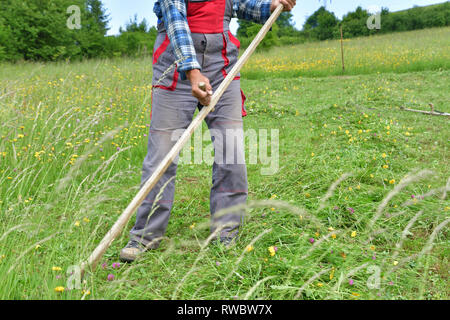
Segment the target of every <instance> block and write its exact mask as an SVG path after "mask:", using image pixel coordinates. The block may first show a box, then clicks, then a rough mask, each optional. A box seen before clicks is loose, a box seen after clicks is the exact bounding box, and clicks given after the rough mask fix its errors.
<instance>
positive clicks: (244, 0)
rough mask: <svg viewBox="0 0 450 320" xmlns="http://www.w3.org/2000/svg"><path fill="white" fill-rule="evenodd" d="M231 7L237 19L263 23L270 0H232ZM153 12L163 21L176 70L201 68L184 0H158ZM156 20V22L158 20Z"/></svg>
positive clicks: (184, 70) (268, 12)
mask: <svg viewBox="0 0 450 320" xmlns="http://www.w3.org/2000/svg"><path fill="white" fill-rule="evenodd" d="M233 1H234V4H233V9H234V12H235V14H236V16H237V17H238V18H239V19H245V20H250V21H254V22H257V23H264V22H266V20H267V19H269V17H270V13H271V12H270V5H271V3H272V0H233ZM153 12H154V13H155V14H156V16H157V17H158V20H159V21H164V25H165V27H166V30H167V35H168V37H169V39H170V42H171V44H172V46H173V48H174V51H175V56H176V58H177V60H181V61H182V62H181V63H179V64H178V71H179V72H180V73H181V74H182V77H183V78H184V75H185V74H184V73H185V72H186V71H188V70H192V69H201V67H200V64H199V63H198V61H197V56H196V54H195V49H194V44H193V42H192V38H191V34H190V31H189V26H188V23H187V19H186V15H187V13H186V3H185V0H158V1H156V3H155V6H154V7H153ZM159 21H158V22H159Z"/></svg>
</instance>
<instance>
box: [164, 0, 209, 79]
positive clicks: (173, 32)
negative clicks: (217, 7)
mask: <svg viewBox="0 0 450 320" xmlns="http://www.w3.org/2000/svg"><path fill="white" fill-rule="evenodd" d="M159 3H160V6H161V12H162V15H163V20H164V25H165V27H166V31H167V35H168V37H169V39H170V43H171V44H172V46H173V49H174V51H175V56H176V59H177V61H179V63H178V71H179V72H181V73H184V72H186V71H189V70H193V69H201V67H200V64H199V63H198V61H197V55H196V53H195V48H194V43H193V41H192V37H191V32H190V29H189V26H188V23H187V20H186V5H185V2H184V0H159Z"/></svg>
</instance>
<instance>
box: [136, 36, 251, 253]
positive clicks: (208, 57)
mask: <svg viewBox="0 0 450 320" xmlns="http://www.w3.org/2000/svg"><path fill="white" fill-rule="evenodd" d="M192 38H193V40H194V44H195V48H196V51H197V55H198V56H197V59H198V60H199V63H200V64H201V65H202V73H203V74H204V75H205V76H206V77H208V78H209V79H210V82H211V85H212V87H213V90H217V88H218V86H219V85H220V83H221V82H222V81H223V78H224V73H227V72H229V70H230V69H231V68H232V67H233V65H234V64H235V63H236V61H237V57H238V48H237V47H233V46H234V44H233V43H231V41H230V40H229V38H228V34H227V33H224V34H192ZM164 39H165V33H160V34H159V35H158V38H157V40H156V43H155V50H156V49H157V48H158V47H159V46H161V43H162V42H163V41H164ZM224 48H225V51H224ZM224 52H226V59H224V55H223V53H224ZM173 61H175V56H174V53H173V49H172V46H171V45H169V47H168V48H167V50H166V51H165V52H163V53H162V55H161V56H160V57H159V59H158V61H156V63H154V65H153V70H154V74H153V85H154V86H155V84H158V85H161V87H154V88H153V92H152V94H153V97H152V117H151V124H150V131H149V136H148V152H147V155H146V157H145V159H144V163H143V167H142V179H141V184H142V185H143V184H144V183H145V181H146V180H147V179H148V178H149V177H150V176H151V175H152V173H153V172H154V170H155V169H156V167H157V166H158V165H159V164H160V162H161V161H162V160H163V158H164V157H165V156H166V155H167V153H168V152H169V151H170V150H171V148H172V147H173V145H174V144H175V143H176V139H174V132H175V131H178V132H179V131H180V129H186V128H187V127H188V126H189V124H190V123H191V121H192V118H193V115H194V112H195V111H196V109H197V108H198V107H199V108H201V106H199V104H198V101H197V99H196V98H194V97H193V96H192V95H191V86H190V83H189V81H187V80H181V79H180V78H179V77H178V75H177V72H176V71H175V73H174V74H173V75H170V74H171V73H169V76H168V77H166V78H165V79H163V80H162V81H161V79H159V78H158V77H160V76H161V75H162V74H163V73H164V71H165V70H167V67H169V66H170V63H171V62H172V63H173ZM224 61H225V62H224ZM174 83H175V84H176V87H175V88H174V86H173V84H174ZM170 87H171V88H170ZM167 88H170V89H167ZM205 120H206V124H207V125H208V128H209V130H210V132H211V140H212V142H213V144H214V152H215V161H214V163H213V167H212V171H213V173H212V187H211V193H210V212H211V232H214V231H215V230H216V229H217V228H220V229H221V232H220V235H219V236H220V237H224V236H231V237H234V236H235V235H236V234H237V231H238V229H239V226H240V225H241V223H242V218H243V212H242V210H238V211H236V212H229V213H226V214H224V215H220V216H216V215H215V213H216V212H218V211H220V210H222V209H225V208H229V207H232V206H234V205H238V204H242V203H245V202H246V200H247V194H248V186H247V170H246V165H245V156H244V143H243V139H244V138H243V121H242V96H241V91H240V80H239V79H235V80H233V82H232V84H231V85H230V87H229V88H228V89H227V90H226V92H225V93H224V95H223V96H222V98H221V99H220V101H219V103H218V104H217V106H216V107H215V110H214V111H213V112H211V113H210V114H209V115H208V116H207V117H206V119H205ZM236 132H241V133H242V134H237V135H236ZM230 133H231V135H230ZM236 140H237V141H236ZM230 154H232V155H233V156H231V157H230V156H229V155H230ZM177 162H178V158H177V160H176V161H174V162H173V163H172V164H171V165H170V166H169V168H168V169H167V171H166V173H165V174H164V175H163V177H162V178H161V179H160V181H159V182H158V183H157V185H156V186H155V187H154V188H153V190H152V191H151V192H150V193H149V194H148V196H147V197H146V199H145V200H144V202H143V203H142V205H141V206H140V207H139V209H138V211H137V215H136V224H135V225H134V227H133V228H132V230H131V232H130V235H131V239H134V240H137V241H139V242H141V243H142V244H144V245H149V244H151V243H152V242H153V243H154V242H155V241H156V239H160V238H161V237H163V236H164V234H165V231H166V228H167V225H168V221H169V217H170V212H171V209H172V205H173V200H174V192H175V179H174V177H175V175H176V171H177ZM169 180H171V181H169ZM168 181H169V182H168ZM166 183H167V185H166V187H165V188H164V190H163V191H162V196H161V198H160V200H159V201H157V202H155V199H156V196H157V195H158V193H159V192H160V190H161V188H162V186H164V185H165V184H166ZM150 213H152V214H150ZM223 226H226V227H223ZM156 243H158V241H156Z"/></svg>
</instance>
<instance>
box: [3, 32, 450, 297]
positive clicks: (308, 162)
mask: <svg viewBox="0 0 450 320" xmlns="http://www.w3.org/2000/svg"><path fill="white" fill-rule="evenodd" d="M449 30H450V29H449V28H446V29H434V30H424V31H417V32H414V33H400V34H395V35H386V36H382V37H381V36H380V37H371V38H365V39H358V40H351V41H347V42H346V62H347V70H348V72H349V74H346V75H345V76H341V75H340V73H341V71H340V65H339V63H340V56H339V54H340V51H339V50H340V49H339V43H338V42H336V43H334V42H328V43H327V42H323V43H315V44H308V45H304V46H299V47H292V48H291V47H285V48H278V49H274V50H273V51H270V52H268V53H265V54H264V56H266V58H268V57H271V58H273V59H275V63H274V64H273V65H270V64H268V62H264V61H265V60H263V54H257V55H255V56H254V57H253V58H252V60H251V61H250V63H249V65H248V66H247V67H246V68H245V70H244V71H243V72H242V76H243V78H244V79H243V80H242V86H243V89H244V91H245V93H246V95H247V97H248V103H247V109H248V110H249V111H250V115H249V116H248V117H247V118H246V119H245V127H246V128H253V129H268V130H272V129H277V130H279V138H280V146H279V153H280V163H279V165H280V169H279V172H278V173H277V174H276V175H274V176H264V175H261V171H260V169H261V165H254V164H250V165H249V166H248V175H249V185H250V190H249V192H250V195H249V198H250V202H249V207H248V209H247V217H246V222H245V225H244V226H243V228H242V231H241V238H240V241H239V243H238V244H237V246H235V247H233V248H231V249H229V250H224V249H222V248H219V247H215V246H203V242H204V240H205V239H206V238H207V237H208V235H209V202H208V199H209V187H210V181H211V173H210V167H209V166H208V165H207V164H201V165H198V164H196V165H189V164H183V165H181V166H180V168H179V170H178V177H177V193H176V198H175V205H174V210H173V214H172V219H171V221H170V224H169V229H168V232H167V239H166V240H165V241H164V243H163V245H162V247H161V248H160V249H158V250H157V251H154V252H153V251H152V252H149V253H148V254H145V255H143V256H142V258H141V259H139V260H138V261H137V262H136V263H135V264H132V265H123V264H119V263H118V253H119V250H120V248H121V247H122V246H123V245H124V244H125V243H126V242H127V240H128V235H127V232H124V234H123V235H122V236H121V238H119V239H117V240H116V241H115V242H114V243H113V245H112V247H111V248H110V249H109V250H108V251H107V253H106V255H105V256H104V258H103V260H102V262H101V267H100V268H98V270H97V271H96V272H95V273H94V274H92V275H90V276H89V277H87V278H86V279H85V281H83V282H81V283H77V281H76V280H77V278H76V272H77V269H76V268H74V266H76V265H78V264H79V263H80V262H81V261H84V260H85V259H86V258H87V257H88V255H89V254H90V253H91V251H92V250H93V248H95V246H96V245H97V244H98V242H99V241H100V240H101V239H102V237H103V236H104V234H105V233H106V232H107V231H108V230H109V228H110V227H111V226H112V224H113V223H114V222H115V220H116V218H117V217H118V216H119V214H120V213H121V212H122V211H123V209H124V208H125V207H126V206H127V204H128V203H129V201H130V200H131V199H132V198H133V196H134V195H135V193H136V192H137V190H138V188H139V184H140V170H141V166H142V160H143V158H144V156H145V153H146V151H147V150H146V143H147V133H148V127H149V124H150V108H151V106H150V104H151V59H150V58H146V59H139V60H137V59H136V60H127V59H118V60H105V61H87V62H82V63H73V64H65V63H58V64H39V63H23V64H16V65H10V64H3V65H1V69H0V70H1V72H0V88H1V89H0V119H1V123H2V126H1V128H0V137H1V140H0V186H1V188H0V208H1V214H0V283H1V286H0V297H1V298H3V299H5V298H16V299H25V298H35V299H42V298H44V299H81V298H83V299H124V298H128V299H172V298H175V299H178V298H184V299H235V298H251V299H255V298H268V299H292V298H300V299H412V298H414V299H448V280H447V277H448V256H449V241H448V221H449V212H450V204H449V202H448V196H447V193H448V189H449V182H448V178H449V169H448V159H449V158H450V157H449V156H450V154H449V150H448V141H449V138H450V137H449V130H446V128H447V127H448V119H447V118H445V117H429V116H424V115H419V114H414V113H409V112H404V111H400V110H399V107H400V106H408V107H411V108H415V109H423V110H426V109H427V108H428V104H429V103H433V104H434V106H435V108H436V109H437V110H440V111H446V112H449V111H450V109H449V105H448V94H447V92H449V91H450V88H449V86H450V85H449V84H450V72H449V70H448V52H449V51H448V45H449ZM390 46H392V49H391V48H390ZM367 47H370V48H373V50H369V51H364V50H363V49H364V48H367ZM326 48H328V49H326ZM396 50H397V51H396ZM281 52H282V56H283V57H285V58H283V59H278V58H277V56H279V55H280V54H281ZM393 52H394V53H393ZM395 52H397V53H395ZM420 52H421V54H419V53H420ZM430 52H431V53H430ZM383 57H386V59H384V58H383ZM395 57H397V58H395ZM394 58H395V59H397V60H395V59H394ZM277 59H278V60H277ZM414 59H415V60H414ZM305 61H306V62H305ZM324 61H335V63H331V62H324ZM304 63H308V65H305V64H304ZM383 63H384V65H383ZM419 65H420V68H419V69H418V66H419ZM302 66H303V67H302ZM394 66H395V67H394ZM275 67H277V68H278V69H275ZM271 68H272V69H271ZM295 68H298V69H295ZM418 70H420V71H419V72H417V71H418ZM299 74H301V75H302V77H300V76H299ZM337 74H339V76H335V75H337ZM328 75H329V76H328ZM303 76H308V77H303ZM315 76H321V77H315ZM322 76H323V77H322ZM325 76H328V77H325ZM203 130H204V131H206V128H205V126H204V127H203ZM205 145H206V143H205ZM246 147H247V149H248V148H249V146H248V145H247V146H246ZM131 225H132V221H131V222H130V224H129V225H128V227H131ZM128 229H129V228H128ZM72 272H73V273H74V274H72ZM70 288H73V289H70Z"/></svg>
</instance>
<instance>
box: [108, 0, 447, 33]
mask: <svg viewBox="0 0 450 320" xmlns="http://www.w3.org/2000/svg"><path fill="white" fill-rule="evenodd" d="M324 1H325V0H320V1H319V0H297V6H296V7H295V8H294V10H293V11H292V13H293V15H294V19H293V20H294V22H295V26H296V27H297V29H301V28H302V26H303V24H304V22H305V20H306V18H307V17H308V16H310V15H311V14H313V13H314V11H316V10H317V9H318V8H319V7H320V6H322V5H323V3H324ZM102 2H103V4H104V6H105V8H106V9H107V12H108V13H109V14H110V19H111V20H110V22H109V27H110V30H109V31H108V35H115V34H118V33H119V28H120V26H124V25H125V23H126V22H128V21H129V20H130V18H132V17H134V15H135V14H137V16H138V21H141V20H142V19H143V18H145V19H146V20H147V22H149V24H150V25H156V20H157V19H156V16H155V15H154V13H153V4H154V3H155V1H154V0H102ZM442 2H445V1H443V0H438V1H436V0H395V1H393V0H331V3H330V1H327V9H328V10H330V11H332V12H334V13H335V15H336V16H337V17H338V18H342V16H343V15H344V14H346V13H347V12H349V11H353V10H354V9H356V7H358V6H361V7H363V8H364V9H367V10H369V11H370V12H372V11H375V12H376V11H377V10H379V8H381V7H383V8H389V11H399V10H404V9H408V8H412V7H413V6H415V5H418V6H425V5H430V4H436V3H442ZM237 27H238V25H237V22H236V19H233V21H232V23H231V26H230V28H231V30H232V31H233V32H234V33H235V32H236V30H237Z"/></svg>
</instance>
